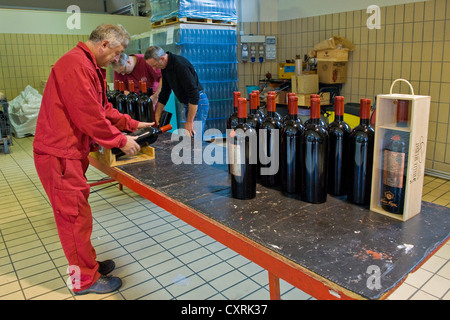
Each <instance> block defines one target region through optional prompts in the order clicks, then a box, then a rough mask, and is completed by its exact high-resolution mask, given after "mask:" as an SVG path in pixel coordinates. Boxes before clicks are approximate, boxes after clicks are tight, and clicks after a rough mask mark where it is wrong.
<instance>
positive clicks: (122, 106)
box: [116, 81, 127, 114]
mask: <svg viewBox="0 0 450 320" xmlns="http://www.w3.org/2000/svg"><path fill="white" fill-rule="evenodd" d="M116 109H117V110H118V111H119V112H120V113H123V114H126V113H127V96H126V95H125V84H124V83H123V81H119V94H118V95H117V96H116Z"/></svg>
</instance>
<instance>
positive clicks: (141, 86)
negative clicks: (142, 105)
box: [139, 81, 147, 93]
mask: <svg viewBox="0 0 450 320" xmlns="http://www.w3.org/2000/svg"><path fill="white" fill-rule="evenodd" d="M139 90H141V92H143V93H147V83H145V81H139Z"/></svg>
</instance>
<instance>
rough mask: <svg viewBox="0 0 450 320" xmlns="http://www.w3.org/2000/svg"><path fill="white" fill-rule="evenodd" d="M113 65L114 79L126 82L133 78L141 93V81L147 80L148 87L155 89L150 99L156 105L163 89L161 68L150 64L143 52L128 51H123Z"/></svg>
mask: <svg viewBox="0 0 450 320" xmlns="http://www.w3.org/2000/svg"><path fill="white" fill-rule="evenodd" d="M112 67H113V70H114V80H120V81H123V82H124V83H126V84H128V81H129V80H133V82H134V90H135V92H136V93H139V81H145V83H146V84H147V88H152V89H153V94H152V95H151V96H150V99H151V100H152V103H153V106H156V104H157V103H158V95H159V92H160V91H161V69H154V68H152V67H151V66H150V65H148V64H147V62H145V59H144V55H143V54H131V55H127V54H126V53H122V54H121V55H120V58H119V61H117V62H114V63H113V64H112Z"/></svg>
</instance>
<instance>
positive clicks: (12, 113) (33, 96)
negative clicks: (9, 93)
mask: <svg viewBox="0 0 450 320" xmlns="http://www.w3.org/2000/svg"><path fill="white" fill-rule="evenodd" d="M41 101H42V95H41V94H40V93H39V92H38V91H37V90H36V89H34V88H32V87H31V86H29V85H28V86H27V87H26V88H25V90H24V91H22V92H21V93H20V94H19V95H18V96H17V97H16V98H14V99H13V100H11V101H9V109H8V111H9V120H10V122H11V129H12V132H13V133H14V135H15V136H16V137H17V138H23V137H25V136H27V135H34V133H35V132H36V121H37V116H38V114H39V110H40V108H41Z"/></svg>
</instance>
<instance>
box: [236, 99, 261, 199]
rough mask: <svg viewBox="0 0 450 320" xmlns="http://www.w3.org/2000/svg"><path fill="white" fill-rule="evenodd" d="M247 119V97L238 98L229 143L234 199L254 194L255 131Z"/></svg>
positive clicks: (248, 197)
mask: <svg viewBox="0 0 450 320" xmlns="http://www.w3.org/2000/svg"><path fill="white" fill-rule="evenodd" d="M246 120H247V99H245V98H239V100H238V124H237V125H236V127H235V128H234V132H235V134H234V137H233V143H231V144H230V145H229V150H230V155H231V159H233V161H232V163H231V164H230V167H231V169H230V173H231V195H232V197H233V198H236V199H252V198H254V197H255V196H256V170H257V165H256V156H257V155H256V154H254V152H256V148H255V146H256V131H255V129H253V128H252V127H251V126H250V125H249V124H248V123H246Z"/></svg>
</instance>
